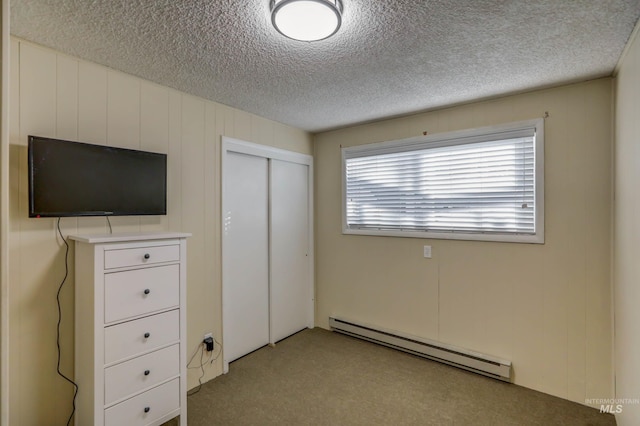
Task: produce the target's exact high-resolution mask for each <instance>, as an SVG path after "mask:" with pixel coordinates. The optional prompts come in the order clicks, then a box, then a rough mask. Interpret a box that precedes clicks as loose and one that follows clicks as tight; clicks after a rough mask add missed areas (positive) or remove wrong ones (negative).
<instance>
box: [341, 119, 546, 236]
mask: <svg viewBox="0 0 640 426" xmlns="http://www.w3.org/2000/svg"><path fill="white" fill-rule="evenodd" d="M534 123H535V124H534ZM534 123H531V122H527V123H526V125H521V126H520V127H517V126H514V125H510V126H506V127H505V128H502V129H501V128H491V129H480V130H477V131H466V132H456V133H453V134H445V135H435V136H432V137H426V138H420V139H411V140H407V141H396V142H391V143H390V142H387V143H382V144H374V145H370V146H366V145H365V146H359V147H354V148H346V149H344V150H343V158H344V161H343V164H344V179H345V200H344V210H345V211H344V219H345V232H346V233H365V234H367V233H374V234H377V233H381V234H383V235H384V234H385V232H387V233H388V232H392V233H393V234H395V235H401V234H403V233H411V234H416V233H417V234H418V235H421V236H423V237H429V236H433V237H435V238H457V239H490V240H498V241H503V240H505V241H509V240H513V241H518V240H521V241H526V242H541V238H540V235H538V233H539V231H540V229H539V228H540V225H539V224H540V221H539V220H536V219H538V218H537V214H538V213H539V212H541V210H540V209H537V208H536V207H537V206H536V204H537V203H538V198H539V197H537V195H538V194H539V193H540V192H541V191H540V190H541V189H540V188H537V186H538V185H540V182H542V179H541V176H537V161H536V153H537V150H541V149H542V148H541V147H542V145H541V144H540V143H537V142H541V141H540V140H538V141H537V139H539V138H541V137H542V131H541V123H540V121H537V120H536V121H535V122H534ZM538 169H540V168H538ZM353 231H355V232H353ZM425 233H428V234H431V235H425ZM472 234H476V235H478V236H479V237H475V238H469V235H472ZM491 235H493V237H489V238H487V237H488V236H491ZM408 236H409V235H408ZM413 236H415V235H413ZM504 236H507V238H504ZM508 236H512V237H513V238H511V239H510V238H509V237H508Z"/></svg>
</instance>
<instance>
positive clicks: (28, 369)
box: [9, 39, 312, 426]
mask: <svg viewBox="0 0 640 426" xmlns="http://www.w3.org/2000/svg"><path fill="white" fill-rule="evenodd" d="M10 115H11V122H10V133H11V135H10V143H11V145H10V158H9V165H10V202H9V215H10V216H9V217H10V234H9V238H10V241H9V244H10V253H9V266H10V268H9V271H10V272H9V273H10V277H9V307H10V313H9V314H10V336H9V342H10V352H9V354H10V358H9V365H10V372H11V374H10V408H11V412H10V416H11V418H10V424H11V425H16V426H20V425H42V424H64V423H65V422H66V418H67V417H68V415H69V413H70V411H71V396H72V388H71V386H70V385H68V384H66V383H65V382H64V380H63V379H62V378H60V377H58V376H57V374H56V339H55V337H56V321H57V308H56V292H57V289H58V286H59V284H60V282H61V280H62V278H63V276H64V273H65V267H64V252H65V247H64V244H63V241H62V240H61V239H60V238H59V237H58V236H57V235H56V220H55V219H29V218H28V217H27V208H28V204H27V202H28V200H27V148H26V145H27V136H28V135H30V134H34V135H41V136H48V137H53V138H60V139H69V140H76V141H83V142H90V143H96V144H104V145H110V146H119V147H127V148H134V149H143V150H150V151H157V152H163V153H167V154H168V214H167V216H162V217H142V218H139V217H114V218H112V219H111V223H112V225H113V231H114V232H126V231H154V230H172V231H183V232H190V233H192V234H193V237H191V238H190V239H189V240H188V243H187V247H188V270H187V277H188V285H187V289H188V290H187V293H188V300H187V317H188V324H187V329H188V333H187V334H188V352H189V356H190V355H191V354H192V353H193V351H195V350H197V348H198V345H199V343H200V342H201V340H202V336H203V335H204V334H205V333H207V332H212V333H213V334H214V336H215V337H216V339H218V340H221V339H222V337H221V333H222V324H221V321H222V316H221V308H222V306H221V273H220V259H221V253H220V143H221V136H222V135H225V136H231V137H235V138H238V139H243V140H247V141H251V142H255V143H261V144H266V145H272V146H276V147H278V148H283V149H288V150H291V151H297V152H301V153H303V154H311V153H312V144H311V136H310V135H309V134H307V133H306V132H304V131H301V130H297V129H294V128H291V127H288V126H285V125H282V124H279V123H276V122H273V121H270V120H267V119H264V118H261V117H258V116H256V115H252V114H249V113H246V112H243V111H239V110H237V109H233V108H230V107H227V106H224V105H220V104H217V103H213V102H210V101H206V100H203V99H200V98H197V97H194V96H190V95H186V94H184V93H181V92H178V91H175V90H172V89H169V88H166V87H162V86H159V85H157V84H154V83H150V82H148V81H144V80H142V79H139V78H136V77H133V76H130V75H126V74H123V73H120V72H117V71H113V70H111V69H108V68H105V67H102V66H99V65H95V64H93V63H89V62H85V61H82V60H78V59H75V58H71V57H68V56H65V55H63V54H60V53H58V52H55V51H53V50H50V49H46V48H43V47H40V46H37V45H34V44H31V43H28V42H24V41H22V40H19V39H12V41H11V104H10ZM60 225H61V229H62V233H63V234H64V235H65V236H66V235H68V234H91V233H105V232H108V226H107V222H106V220H105V219H104V218H63V219H62V220H61V222H60ZM69 259H70V265H69V266H70V275H69V277H68V280H67V282H66V284H65V286H64V288H63V290H62V293H61V300H62V315H63V319H62V335H61V341H60V343H61V347H62V363H61V367H62V370H63V371H64V372H65V373H67V374H69V375H72V374H73V344H74V342H73V321H74V317H73V306H74V277H73V247H72V250H71V253H70V258H69ZM196 358H197V360H196V362H195V364H194V365H195V366H198V363H199V357H196ZM205 371H206V374H205V378H204V380H205V381H206V380H209V379H211V378H212V377H214V376H216V375H219V374H221V372H222V357H220V358H219V359H218V361H217V362H216V363H214V364H213V366H207V367H205ZM199 376H200V370H197V369H194V370H189V386H190V387H193V386H196V385H197V383H198V377H199Z"/></svg>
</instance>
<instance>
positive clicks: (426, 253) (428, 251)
mask: <svg viewBox="0 0 640 426" xmlns="http://www.w3.org/2000/svg"><path fill="white" fill-rule="evenodd" d="M423 250H424V257H426V258H427V259H431V246H424V248H423Z"/></svg>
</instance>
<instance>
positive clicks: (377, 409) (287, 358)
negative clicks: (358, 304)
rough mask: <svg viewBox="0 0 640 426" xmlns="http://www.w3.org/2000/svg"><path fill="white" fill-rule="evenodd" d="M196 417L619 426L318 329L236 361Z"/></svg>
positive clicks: (192, 402)
mask: <svg viewBox="0 0 640 426" xmlns="http://www.w3.org/2000/svg"><path fill="white" fill-rule="evenodd" d="M516 368H517V367H516ZM188 416H189V426H200V425H203V426H204V425H296V426H297V425H474V426H476V425H491V426H494V425H544V426H548V425H615V424H616V423H615V418H614V417H613V416H612V415H610V414H600V413H599V412H598V410H595V409H592V408H589V407H586V406H583V405H581V404H576V403H573V402H569V401H566V400H563V399H560V398H556V397H553V396H550V395H546V394H543V393H540V392H536V391H533V390H530V389H526V388H523V387H520V386H516V385H513V384H508V383H503V382H500V381H497V380H494V379H490V378H487V377H483V376H479V375H477V374H474V373H470V372H467V371H463V370H460V369H457V368H454V367H450V366H446V365H443V364H440V363H437V362H433V361H429V360H425V359H423V358H419V357H416V356H413V355H409V354H406V353H403V352H400V351H396V350H393V349H390V348H386V347H383V346H379V345H376V344H373V343H370V342H366V341H362V340H359V339H355V338H352V337H348V336H344V335H341V334H338V333H334V332H330V331H327V330H323V329H319V328H316V329H312V330H304V331H302V332H300V333H298V334H295V335H293V336H291V337H289V338H287V339H285V340H283V341H281V342H279V343H278V344H277V345H276V347H274V348H272V347H264V348H262V349H259V350H257V351H255V352H253V353H251V354H249V355H247V356H245V357H243V358H241V359H239V360H237V361H235V362H233V363H231V365H230V371H229V374H226V375H222V376H220V377H217V378H216V379H214V380H212V381H210V382H208V383H205V384H204V385H203V386H202V389H201V390H200V391H199V392H198V393H197V394H195V395H193V396H190V397H189V398H188Z"/></svg>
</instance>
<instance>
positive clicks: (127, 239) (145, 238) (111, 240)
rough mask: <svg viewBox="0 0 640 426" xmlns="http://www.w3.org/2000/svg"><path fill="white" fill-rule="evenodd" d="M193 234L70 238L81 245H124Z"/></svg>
mask: <svg viewBox="0 0 640 426" xmlns="http://www.w3.org/2000/svg"><path fill="white" fill-rule="evenodd" d="M190 236H191V234H189V233H185V232H123V233H117V234H96V235H69V238H70V239H72V240H74V241H79V242H81V243H89V244H98V243H123V242H130V241H150V240H168V239H173V238H187V237H190Z"/></svg>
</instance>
